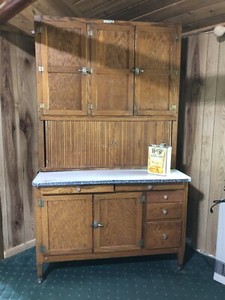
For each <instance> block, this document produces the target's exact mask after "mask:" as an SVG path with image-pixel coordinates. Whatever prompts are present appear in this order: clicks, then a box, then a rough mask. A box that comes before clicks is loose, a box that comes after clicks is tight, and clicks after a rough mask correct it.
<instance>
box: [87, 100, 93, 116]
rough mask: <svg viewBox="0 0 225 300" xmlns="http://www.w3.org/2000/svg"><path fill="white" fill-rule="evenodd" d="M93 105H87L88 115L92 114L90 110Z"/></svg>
mask: <svg viewBox="0 0 225 300" xmlns="http://www.w3.org/2000/svg"><path fill="white" fill-rule="evenodd" d="M93 107H94V106H93V104H92V103H88V115H91V114H92V110H93Z"/></svg>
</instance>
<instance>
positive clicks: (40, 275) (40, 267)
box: [37, 264, 43, 283]
mask: <svg viewBox="0 0 225 300" xmlns="http://www.w3.org/2000/svg"><path fill="white" fill-rule="evenodd" d="M37 277H38V279H37V283H42V281H43V264H37Z"/></svg>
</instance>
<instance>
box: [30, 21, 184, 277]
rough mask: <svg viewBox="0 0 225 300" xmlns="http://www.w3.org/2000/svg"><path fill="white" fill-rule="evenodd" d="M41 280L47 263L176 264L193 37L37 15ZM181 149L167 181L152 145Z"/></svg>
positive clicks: (162, 28)
mask: <svg viewBox="0 0 225 300" xmlns="http://www.w3.org/2000/svg"><path fill="white" fill-rule="evenodd" d="M35 25H36V29H35V33H36V62H37V86H38V110H39V114H38V122H39V170H40V172H39V173H38V174H37V176H36V178H35V179H34V180H33V187H34V188H33V189H34V205H35V215H36V255H37V273H38V281H39V282H41V281H42V280H43V264H44V263H46V262H56V261H66V260H83V259H98V258H108V257H127V256H141V255H152V254H166V253H176V254H177V260H178V266H179V267H181V266H182V264H183V257H184V248H185V232H186V208H187V189H188V182H189V181H190V177H188V176H186V175H185V174H183V173H181V172H179V171H178V170H176V169H174V168H175V166H176V148H177V122H178V92H179V64H180V44H181V28H180V27H179V26H175V25H168V24H167V25H164V24H159V23H157V24H156V23H144V22H143V23H141V22H125V21H113V20H88V19H77V18H57V17H46V16H36V17H35ZM162 142H163V143H167V144H169V145H171V146H172V170H171V172H170V174H168V175H167V176H159V175H152V174H149V173H148V172H147V158H148V145H149V144H160V143H162Z"/></svg>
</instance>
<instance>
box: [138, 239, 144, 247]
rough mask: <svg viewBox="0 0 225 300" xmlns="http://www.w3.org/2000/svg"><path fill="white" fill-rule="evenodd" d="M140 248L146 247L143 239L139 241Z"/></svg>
mask: <svg viewBox="0 0 225 300" xmlns="http://www.w3.org/2000/svg"><path fill="white" fill-rule="evenodd" d="M139 246H140V247H141V248H143V247H144V239H141V240H140V241H139Z"/></svg>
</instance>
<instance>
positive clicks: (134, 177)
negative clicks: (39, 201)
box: [32, 169, 191, 187]
mask: <svg viewBox="0 0 225 300" xmlns="http://www.w3.org/2000/svg"><path fill="white" fill-rule="evenodd" d="M190 181H191V178H190V177H189V176H187V175H185V174H184V173H182V172H180V171H178V170H175V169H174V170H171V172H170V174H169V175H167V176H162V175H152V174H149V173H148V172H147V169H122V170H120V169H113V170H109V169H107V170H79V171H57V172H39V173H38V174H37V176H36V177H35V178H34V180H33V182H32V185H33V186H35V187H48V186H68V185H89V184H133V183H134V184H135V183H136V184H138V183H139V184H145V183H146V184H153V183H173V182H190Z"/></svg>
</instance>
